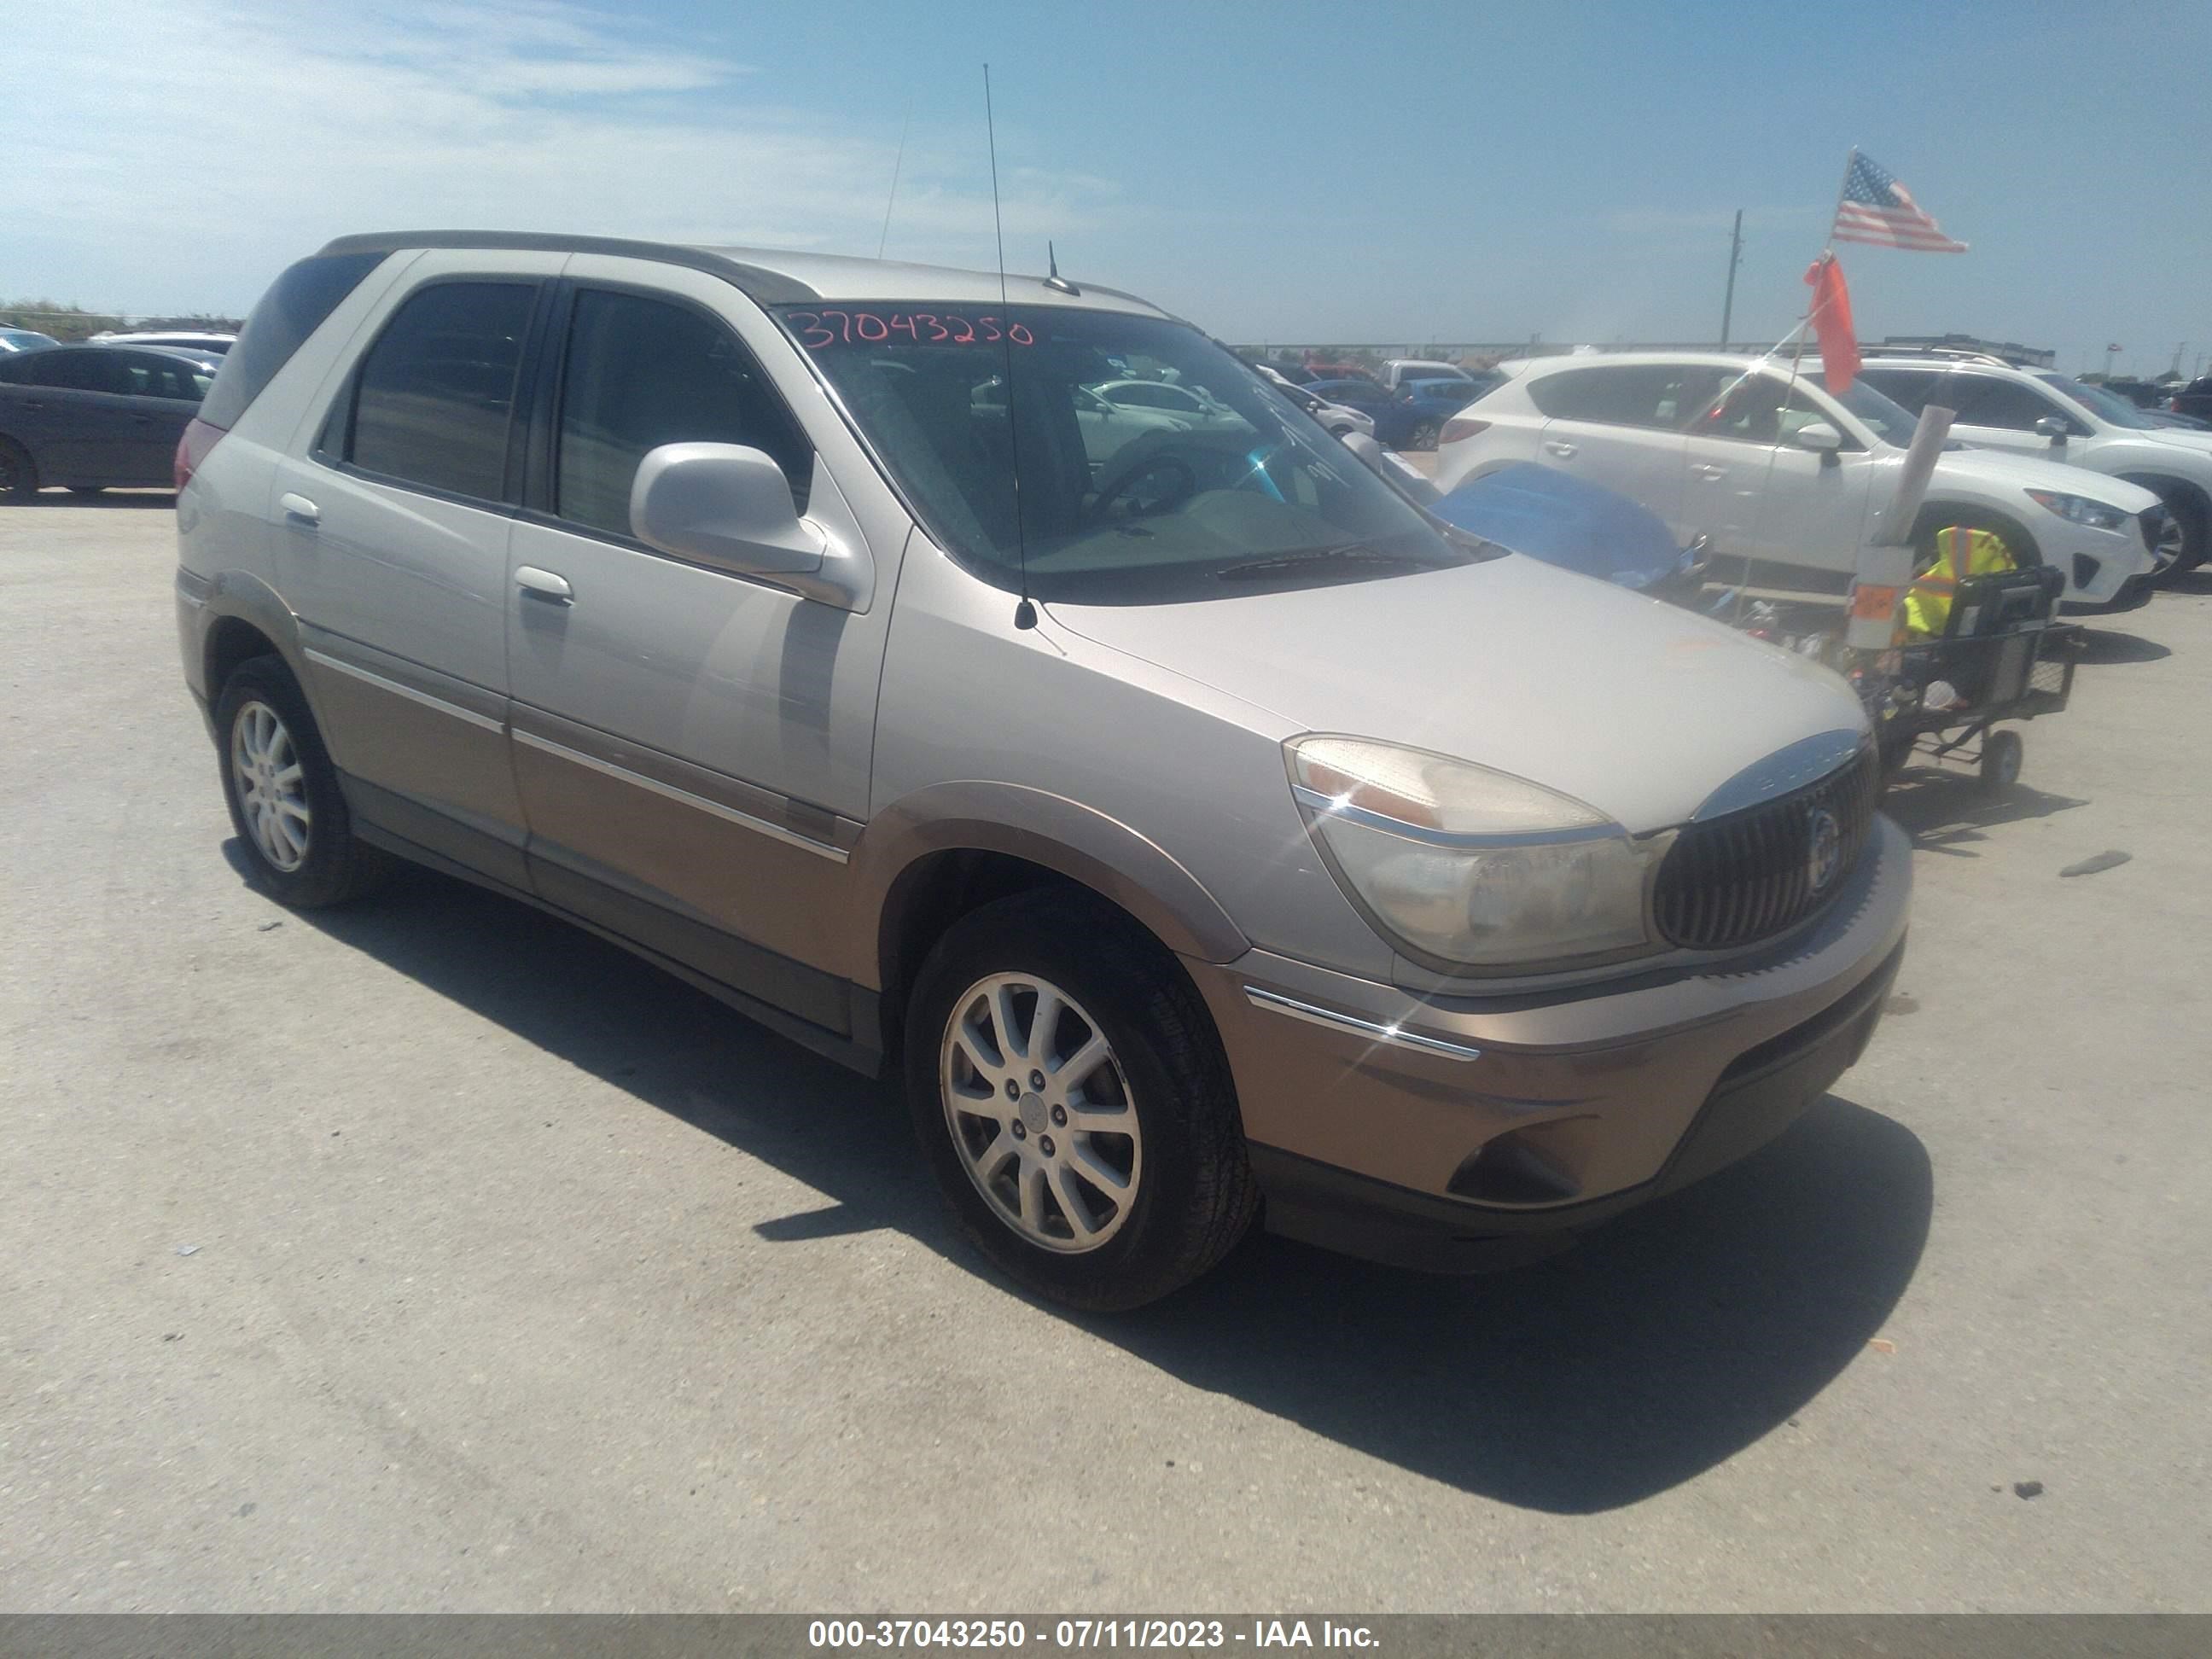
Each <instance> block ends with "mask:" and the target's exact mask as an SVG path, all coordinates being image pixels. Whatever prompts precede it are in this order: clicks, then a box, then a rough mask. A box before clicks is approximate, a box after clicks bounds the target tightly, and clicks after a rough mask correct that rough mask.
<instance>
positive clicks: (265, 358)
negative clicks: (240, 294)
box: [200, 253, 386, 432]
mask: <svg viewBox="0 0 2212 1659" xmlns="http://www.w3.org/2000/svg"><path fill="white" fill-rule="evenodd" d="M385 258H386V256H385V255H383V254H381V253H319V254H316V255H315V256H314V257H313V258H307V259H302V260H301V261H300V263H299V264H296V265H294V266H293V267H292V268H291V269H290V270H287V271H286V272H285V273H284V274H283V276H279V277H278V278H277V279H276V282H275V283H272V284H270V289H269V292H268V293H266V294H264V295H262V296H261V303H260V304H258V305H257V306H255V307H253V314H252V316H250V317H248V318H247V319H246V326H245V327H244V328H242V329H240V330H239V331H238V339H237V342H236V343H234V344H233V345H232V346H231V347H230V348H229V349H228V350H227V351H226V352H225V353H224V354H223V360H222V374H219V375H217V376H216V383H215V388H214V390H213V391H211V392H209V393H208V398H207V401H206V402H205V403H204V404H201V405H200V419H202V420H203V421H205V422H208V424H209V425H210V426H219V427H221V428H223V430H224V431H226V432H228V430H229V429H230V428H232V427H234V426H235V425H237V424H238V417H239V416H241V415H243V414H245V413H246V409H247V407H248V406H249V405H250V404H252V402H253V400H254V399H255V398H258V397H259V396H260V395H261V388H262V387H264V386H267V385H268V384H269V382H270V381H271V380H275V379H276V371H277V370H279V369H281V368H283V367H284V365H285V364H287V363H289V362H291V361H292V354H293V353H294V352H295V351H297V350H298V349H300V347H301V344H302V343H304V342H305V341H306V340H307V337H308V336H309V335H310V334H313V332H314V331H316V330H317V329H319V328H320V327H321V326H322V325H323V319H324V318H325V317H327V316H329V315H330V314H331V313H332V312H333V311H336V310H337V307H338V302H339V301H341V300H343V299H344V298H345V296H346V295H349V294H350V293H352V292H353V291H354V289H356V288H357V287H359V286H360V284H361V279H362V277H364V276H368V273H369V272H370V271H372V270H375V269H376V267H377V266H378V265H380V264H382V263H383V262H384V259H385Z"/></svg>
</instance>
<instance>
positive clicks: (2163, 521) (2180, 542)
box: [2150, 511, 2188, 576]
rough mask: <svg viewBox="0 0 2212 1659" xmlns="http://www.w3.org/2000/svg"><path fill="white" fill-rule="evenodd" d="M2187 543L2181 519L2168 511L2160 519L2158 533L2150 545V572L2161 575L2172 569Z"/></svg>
mask: <svg viewBox="0 0 2212 1659" xmlns="http://www.w3.org/2000/svg"><path fill="white" fill-rule="evenodd" d="M2187 544H2188V542H2187V538H2186V536H2185V534H2184V533H2183V531H2182V528H2181V520H2179V519H2178V518H2176V517H2175V516H2174V515H2173V513H2172V512H2171V511H2168V512H2167V513H2165V514H2164V515H2163V516H2162V517H2161V518H2160V520H2159V526H2158V534H2157V536H2156V538H2154V540H2153V541H2152V543H2151V545H2150V558H2151V574H2153V575H2154V576H2163V575H2164V574H2166V572H2167V571H2169V570H2171V569H2172V568H2173V562H2174V561H2175V560H2176V559H2178V558H2179V557H2180V556H2181V550H2182V549H2183V548H2184V547H2185V546H2186V545H2187Z"/></svg>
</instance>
